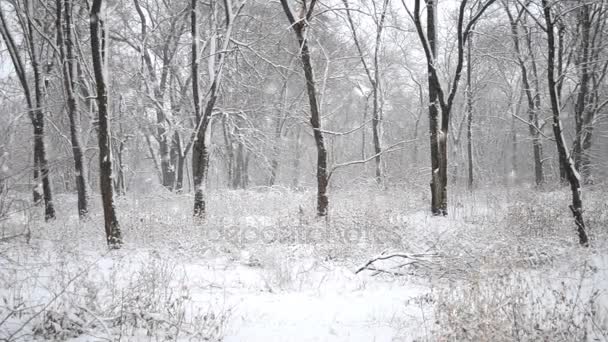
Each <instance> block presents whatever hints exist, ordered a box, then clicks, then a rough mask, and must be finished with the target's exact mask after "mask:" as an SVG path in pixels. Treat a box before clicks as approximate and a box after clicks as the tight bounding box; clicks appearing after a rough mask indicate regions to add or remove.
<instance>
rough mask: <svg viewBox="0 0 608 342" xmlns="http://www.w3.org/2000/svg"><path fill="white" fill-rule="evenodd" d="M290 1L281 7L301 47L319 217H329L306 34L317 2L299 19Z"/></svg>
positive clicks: (324, 156) (323, 153) (324, 161)
mask: <svg viewBox="0 0 608 342" xmlns="http://www.w3.org/2000/svg"><path fill="white" fill-rule="evenodd" d="M288 1H289V0H281V5H282V6H283V10H284V11H285V14H286V15H287V19H288V20H289V23H290V25H291V28H292V29H293V31H294V33H295V34H296V38H297V40H298V44H299V47H300V58H301V60H302V68H303V69H304V77H305V79H306V90H307V92H308V103H309V105H310V124H311V126H312V129H313V135H314V138H315V145H316V148H317V216H327V211H328V207H329V199H328V197H327V185H328V182H329V178H328V172H327V150H326V148H325V142H324V139H323V132H322V131H321V114H320V113H319V104H318V101H317V90H316V86H315V76H314V72H313V67H312V61H311V60H310V50H309V47H308V39H307V37H306V32H305V30H306V26H307V25H308V20H310V19H311V17H312V12H313V11H314V7H315V4H316V0H311V2H310V4H309V5H308V9H307V11H305V12H306V13H305V14H304V16H303V17H297V19H296V16H295V14H294V11H292V9H291V6H290V5H289V3H288ZM305 8H306V7H305Z"/></svg>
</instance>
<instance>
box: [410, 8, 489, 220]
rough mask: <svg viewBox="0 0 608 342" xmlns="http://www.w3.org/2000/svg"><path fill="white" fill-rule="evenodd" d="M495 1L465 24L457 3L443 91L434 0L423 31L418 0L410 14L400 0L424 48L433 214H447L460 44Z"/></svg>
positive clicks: (460, 62)
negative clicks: (453, 54)
mask: <svg viewBox="0 0 608 342" xmlns="http://www.w3.org/2000/svg"><path fill="white" fill-rule="evenodd" d="M494 1H495V0H487V1H486V2H484V3H480V4H479V7H478V8H479V9H478V10H477V11H476V12H474V14H472V15H471V17H470V18H469V20H468V23H466V24H465V12H466V8H467V4H468V1H467V0H462V1H461V2H460V6H459V11H458V21H457V24H456V32H457V33H456V38H457V43H456V49H457V55H458V56H457V61H456V70H455V72H454V74H453V75H452V77H451V79H450V82H449V83H448V84H449V86H448V87H449V92H448V93H447V97H446V91H445V90H444V89H445V86H443V85H442V84H441V81H440V78H439V72H438V70H437V29H436V28H437V21H436V19H437V18H436V15H437V13H436V12H437V0H428V1H426V7H427V12H426V19H427V22H426V33H425V32H424V28H423V26H422V20H421V8H420V7H421V1H420V0H415V1H414V11H413V14H412V13H411V12H410V10H409V9H408V8H407V6H406V4H405V2H404V0H402V3H403V6H404V7H405V9H406V10H407V12H408V14H409V15H410V16H411V17H412V19H413V20H414V24H415V26H416V32H417V33H418V38H419V39H420V42H421V44H422V47H423V49H424V55H425V57H426V62H427V63H426V64H427V72H428V86H429V126H430V133H431V134H430V139H431V168H432V170H431V211H432V213H433V215H444V216H445V215H447V214H448V197H447V195H448V189H447V188H448V184H447V183H448V176H447V166H448V160H447V159H448V154H447V142H448V130H449V126H450V114H451V111H452V106H453V104H454V98H455V96H456V93H457V91H458V83H459V81H460V77H461V74H462V68H463V61H464V46H465V44H466V42H467V40H468V38H469V34H470V33H471V29H472V27H473V26H474V25H475V23H476V22H477V21H478V20H479V18H480V17H481V16H482V15H483V13H484V12H485V11H486V9H487V8H488V7H489V6H490V5H491V4H492V3H494Z"/></svg>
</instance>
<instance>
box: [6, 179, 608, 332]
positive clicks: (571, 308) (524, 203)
mask: <svg viewBox="0 0 608 342" xmlns="http://www.w3.org/2000/svg"><path fill="white" fill-rule="evenodd" d="M587 196H589V197H588V198H587V206H586V207H587V211H586V215H587V220H588V222H589V225H590V227H592V231H591V234H592V237H593V238H594V240H593V242H592V247H591V248H588V249H584V248H581V247H579V246H578V245H577V243H576V239H575V234H574V232H573V224H572V222H571V218H570V217H569V215H568V212H567V211H566V210H565V209H564V207H565V203H566V202H565V201H566V200H567V194H566V193H562V192H547V193H533V192H529V191H526V190H522V191H521V192H518V193H512V194H510V193H507V192H505V193H504V194H502V195H497V194H496V191H494V190H493V191H487V192H483V191H479V192H478V193H477V194H473V195H471V194H462V195H458V196H455V197H454V198H452V202H453V206H452V207H451V208H450V209H451V215H450V216H449V217H447V218H434V217H431V216H430V215H429V214H428V213H427V212H426V210H424V205H425V204H426V203H422V202H418V201H419V200H420V198H418V197H416V196H411V195H410V196H404V195H403V194H399V193H398V192H391V191H377V192H372V191H370V192H368V193H365V194H356V193H352V192H351V193H342V194H340V193H337V194H335V195H334V196H333V197H332V204H333V207H332V208H333V212H332V215H331V216H330V220H329V221H318V220H317V219H315V218H314V210H313V208H312V204H314V202H313V201H311V198H312V197H314V194H310V193H293V194H290V193H254V192H228V193H218V194H214V196H212V198H210V201H209V202H210V204H211V205H210V216H209V218H208V220H207V221H206V222H205V223H197V222H193V221H192V219H191V218H190V216H189V200H190V198H189V197H187V196H173V197H172V196H167V197H166V198H138V199H137V200H135V199H122V200H120V201H119V203H118V205H119V208H121V211H120V213H121V217H120V219H121V225H122V228H123V233H124V238H125V241H126V243H125V245H124V246H123V248H122V249H120V250H116V251H111V252H110V251H107V250H106V248H105V246H104V243H103V232H102V228H101V227H102V226H101V217H100V215H99V213H98V212H96V211H94V212H93V215H92V217H91V219H90V220H89V221H88V222H85V223H80V222H78V219H77V217H76V216H75V215H68V214H66V215H64V216H63V217H64V218H61V216H60V218H59V219H58V220H57V221H55V222H52V223H48V224H44V223H41V222H40V221H39V219H37V218H36V217H35V216H34V217H32V218H31V219H28V218H27V217H26V218H24V217H15V218H10V219H8V220H4V221H2V222H1V224H2V227H1V231H2V234H3V236H5V237H8V236H12V235H14V234H16V233H21V232H29V234H30V235H29V237H26V236H19V237H15V238H11V239H5V240H2V242H0V340H11V341H12V340H22V341H23V340H33V339H37V340H48V339H56V340H71V341H108V340H124V341H157V340H158V341H160V340H184V341H197V340H223V341H436V340H445V341H452V340H473V341H510V340H524V341H525V340H551V341H555V340H563V341H575V340H585V339H586V340H589V341H595V340H597V341H604V340H607V338H608V243H606V242H605V241H606V235H607V234H606V231H605V227H606V223H607V221H606V211H607V210H608V204H606V203H605V201H602V200H601V198H602V196H603V195H602V193H600V192H599V191H598V192H597V193H592V194H589V195H587ZM219 199H221V201H222V203H223V205H222V206H220V205H219V204H215V207H214V204H213V203H219V202H220V201H219ZM59 202H60V203H61V207H60V210H61V211H63V212H65V213H69V212H70V211H71V209H72V208H71V206H72V205H73V199H72V198H71V197H64V198H60V199H59ZM308 202H311V205H308V204H307V205H305V206H302V203H308ZM256 203H257V204H256ZM416 203H417V204H416ZM392 252H402V253H407V254H408V255H410V256H411V255H412V254H419V256H414V257H412V258H411V259H405V258H398V257H395V258H389V259H388V260H380V261H377V262H375V263H373V264H372V265H370V267H369V268H370V270H363V271H361V272H359V273H356V271H357V270H359V269H360V267H361V266H362V265H364V264H365V263H366V261H368V260H370V258H372V257H374V256H378V255H384V256H386V255H389V254H390V253H392Z"/></svg>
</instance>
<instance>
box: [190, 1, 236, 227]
mask: <svg viewBox="0 0 608 342" xmlns="http://www.w3.org/2000/svg"><path fill="white" fill-rule="evenodd" d="M244 5H245V1H243V2H241V3H240V4H239V5H237V6H236V8H237V10H236V12H235V11H234V10H233V7H232V6H233V5H232V1H231V0H224V11H225V27H224V29H225V32H224V35H223V40H222V41H221V46H220V47H219V49H218V46H217V43H218V42H217V41H216V39H217V37H216V36H215V35H212V37H211V38H210V39H209V44H208V45H209V50H210V51H209V59H208V67H209V73H210V74H209V77H210V86H209V89H208V91H207V95H206V96H205V99H206V103H205V105H204V110H202V106H201V104H202V103H201V102H202V99H201V93H200V84H199V77H200V75H199V63H200V61H199V59H200V58H199V39H200V37H199V33H198V29H199V28H198V9H197V0H192V2H191V6H190V10H191V14H190V20H191V34H192V49H191V53H192V55H191V56H192V65H191V76H192V99H193V101H194V114H195V115H194V116H195V118H196V122H197V124H196V128H195V130H194V134H193V140H192V142H193V143H192V144H191V145H190V144H189V146H192V177H193V183H194V216H195V217H197V218H204V217H205V214H206V208H205V189H204V186H205V181H206V179H207V171H208V167H209V151H208V142H207V133H208V128H209V123H210V121H211V114H212V112H213V109H214V108H215V102H216V101H217V98H218V95H219V91H220V85H221V81H222V70H223V67H224V61H225V59H226V55H227V53H228V48H229V47H230V42H231V41H230V37H231V34H232V29H233V27H234V19H235V18H236V14H238V13H239V12H240V10H241V9H242V8H243V6H244ZM215 6H216V2H215V1H212V2H211V11H212V13H214V12H215V11H216V8H215ZM235 13H236V14H235ZM209 24H210V25H211V29H212V30H215V29H216V27H217V23H216V16H215V14H212V15H211V21H210V23H209Z"/></svg>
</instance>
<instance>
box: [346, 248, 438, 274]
mask: <svg viewBox="0 0 608 342" xmlns="http://www.w3.org/2000/svg"><path fill="white" fill-rule="evenodd" d="M438 256H439V255H438V254H436V253H419V254H407V253H401V252H397V253H391V254H386V252H382V253H380V255H378V256H376V257H374V258H372V259H370V260H369V261H368V262H366V263H365V264H364V265H363V266H361V267H359V269H358V270H357V271H355V274H358V273H359V272H361V271H364V270H368V271H375V272H382V273H390V274H393V275H403V273H400V272H395V271H387V270H383V269H380V268H377V267H375V266H372V264H373V263H374V262H376V261H381V260H388V259H392V258H402V259H408V260H410V262H408V263H406V264H404V265H401V266H405V265H413V264H416V263H419V262H429V261H430V260H429V259H430V258H434V257H438ZM401 266H399V267H401Z"/></svg>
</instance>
